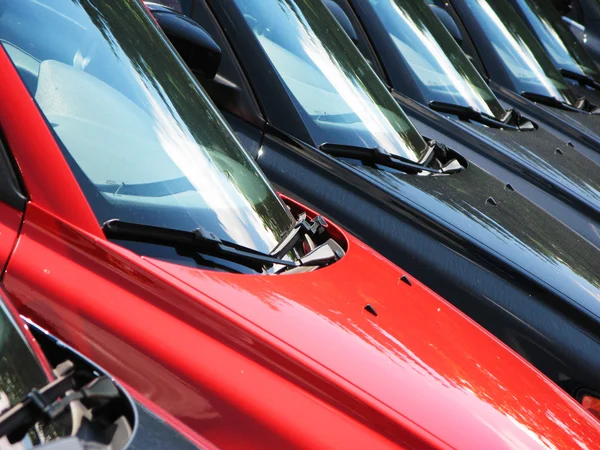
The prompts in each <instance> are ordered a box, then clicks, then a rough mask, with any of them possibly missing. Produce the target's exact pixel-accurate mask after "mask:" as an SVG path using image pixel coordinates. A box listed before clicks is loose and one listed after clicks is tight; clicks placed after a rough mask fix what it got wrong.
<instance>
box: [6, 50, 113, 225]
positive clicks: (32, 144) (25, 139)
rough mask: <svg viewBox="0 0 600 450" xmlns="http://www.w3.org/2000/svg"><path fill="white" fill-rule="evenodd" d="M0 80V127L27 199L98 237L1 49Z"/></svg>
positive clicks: (83, 201)
mask: <svg viewBox="0 0 600 450" xmlns="http://www.w3.org/2000/svg"><path fill="white" fill-rule="evenodd" d="M0 79H1V80H2V83H0V98H1V99H2V108H0V129H2V132H3V133H4V137H5V138H6V141H7V143H8V146H9V147H10V150H11V151H12V152H13V154H14V156H15V159H16V162H17V165H18V166H19V169H20V171H21V176H22V179H23V183H24V184H25V188H26V190H27V193H28V194H29V198H30V199H31V200H32V201H33V202H35V203H36V204H37V205H40V206H42V207H43V208H46V209H48V211H52V212H53V213H55V214H57V215H59V216H60V217H62V218H63V219H64V220H67V221H68V222H69V223H72V224H73V225H75V226H78V227H82V228H84V229H85V230H86V231H88V232H89V233H95V234H97V235H98V236H102V233H101V232H100V228H99V227H98V223H97V221H96V219H95V217H94V214H93V212H92V210H91V209H90V206H89V204H88V203H87V201H86V199H85V197H84V196H83V193H82V192H81V189H80V188H79V185H78V184H77V181H76V180H75V177H74V176H73V173H72V172H71V169H70V168H69V166H68V164H67V162H66V160H65V159H64V158H63V156H62V152H61V150H60V148H59V147H58V145H57V143H56V141H55V140H54V137H53V135H52V133H51V131H50V129H49V128H48V126H47V125H46V122H45V120H44V118H43V117H42V115H41V114H40V112H39V109H38V107H37V105H36V104H35V102H34V101H33V99H32V98H31V96H30V95H29V92H27V88H26V87H25V85H24V84H23V83H22V82H21V79H20V78H19V75H18V74H17V71H16V70H15V68H14V66H13V64H12V62H11V61H10V59H9V58H8V56H7V54H6V52H5V51H4V49H0ZM57 180H60V182H57Z"/></svg>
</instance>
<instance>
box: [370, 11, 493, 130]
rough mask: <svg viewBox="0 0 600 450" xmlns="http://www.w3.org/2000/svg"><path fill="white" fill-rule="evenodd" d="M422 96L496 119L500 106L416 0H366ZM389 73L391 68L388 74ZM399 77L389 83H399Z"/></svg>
mask: <svg viewBox="0 0 600 450" xmlns="http://www.w3.org/2000/svg"><path fill="white" fill-rule="evenodd" d="M369 3H370V4H371V7H372V8H373V10H374V11H375V13H376V15H377V17H378V18H379V20H380V22H381V25H382V26H383V28H384V29H385V30H386V31H387V32H388V33H389V35H390V37H391V39H392V40H393V42H394V44H395V46H396V48H397V49H398V53H399V54H400V56H401V57H402V58H403V59H404V61H405V62H406V65H407V67H408V69H409V70H410V71H411V73H412V74H413V77H414V78H415V80H416V81H417V85H418V86H419V89H420V91H421V93H422V94H423V97H424V98H425V101H426V102H427V103H429V102H431V101H438V102H444V103H451V104H454V105H462V106H471V107H473V109H475V110H477V111H480V112H482V113H485V114H488V115H490V116H494V117H496V118H498V119H500V118H501V117H502V116H503V114H504V112H505V111H504V108H503V107H502V105H500V102H499V101H498V100H497V99H496V97H495V96H494V94H493V93H492V91H491V90H490V88H489V87H488V86H487V84H486V83H485V81H484V80H483V78H481V76H480V75H479V73H478V72H477V70H476V69H475V67H473V65H472V64H471V63H470V61H469V60H468V58H467V56H466V55H465V54H464V53H463V52H462V50H461V49H460V47H459V46H458V44H457V43H456V41H455V40H454V39H453V38H452V36H451V35H450V33H448V31H447V30H446V28H445V27H444V26H443V25H442V23H441V22H440V21H439V20H438V19H437V17H435V14H434V13H433V12H432V11H431V9H430V8H429V6H427V4H426V3H425V2H423V1H421V0H419V1H414V0H370V2H369ZM390 76H392V78H393V74H390ZM404 84H405V83H403V82H402V80H398V82H396V81H394V87H396V86H397V85H399V86H400V87H399V88H398V90H401V89H402V85H404Z"/></svg>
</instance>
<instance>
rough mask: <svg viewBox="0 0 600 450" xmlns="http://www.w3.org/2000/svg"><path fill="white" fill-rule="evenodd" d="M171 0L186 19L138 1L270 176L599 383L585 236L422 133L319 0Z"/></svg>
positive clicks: (549, 360)
mask: <svg viewBox="0 0 600 450" xmlns="http://www.w3.org/2000/svg"><path fill="white" fill-rule="evenodd" d="M180 5H181V9H182V11H183V12H184V13H185V14H186V15H188V16H189V17H191V18H192V19H193V20H191V19H190V18H182V16H180V15H178V14H177V13H176V12H175V11H173V10H169V9H166V8H162V7H160V6H157V5H152V4H149V7H150V8H151V9H152V10H153V12H154V14H155V17H156V18H157V20H158V22H159V23H160V24H161V25H162V26H163V27H164V29H165V30H166V32H167V34H168V35H169V36H171V38H172V41H173V43H174V44H175V47H176V48H177V49H178V50H179V51H180V53H181V54H182V55H183V56H184V58H185V59H186V61H187V62H188V65H189V67H190V68H191V69H192V71H194V73H196V75H197V77H198V79H199V80H200V81H201V83H202V84H203V86H204V88H205V89H206V91H207V92H208V93H209V95H211V97H212V98H213V99H214V101H215V103H216V104H217V105H218V106H219V107H220V109H221V111H222V112H223V113H224V115H225V117H226V118H228V119H229V123H230V124H231V126H232V128H233V131H234V132H235V133H236V134H237V136H238V137H239V138H240V140H241V141H242V143H243V144H244V145H245V147H246V149H247V150H248V151H249V152H250V153H251V154H252V155H253V156H254V157H255V158H256V160H257V161H258V163H259V165H260V166H261V167H262V169H263V170H264V172H265V173H266V174H267V176H268V177H269V178H270V179H271V181H273V182H274V183H275V184H276V185H277V186H278V188H279V189H280V190H281V191H283V192H284V193H293V195H294V196H296V197H299V198H301V199H302V201H303V202H307V203H309V204H312V205H313V206H314V207H315V208H316V209H318V210H320V211H324V212H326V214H327V215H328V216H329V217H332V218H334V219H335V220H337V221H338V222H340V223H341V224H343V226H344V227H345V228H347V229H349V230H350V231H351V232H353V233H354V234H356V235H358V236H359V237H360V238H362V239H363V240H364V241H366V242H367V243H368V244H369V245H371V246H372V247H374V248H375V249H377V250H378V251H379V252H381V253H383V254H384V255H385V256H387V257H388V258H390V259H391V260H393V261H395V262H397V263H398V264H400V265H401V266H403V267H405V268H406V269H409V270H410V272H411V273H412V274H413V275H414V276H416V277H417V278H418V279H419V280H421V281H422V282H424V283H425V284H427V285H429V287H431V288H432V289H434V290H435V291H437V292H438V293H440V294H441V295H443V296H444V297H445V298H446V299H447V300H449V301H451V302H452V303H454V304H455V305H457V306H458V307H459V308H461V309H462V310H463V311H465V312H467V314H469V315H470V316H471V317H473V318H475V319H476V320H478V321H479V322H480V323H482V324H483V325H484V326H486V327H487V328H488V329H490V330H491V331H492V332H494V333H495V334H496V335H497V336H499V337H500V338H501V339H503V340H504V341H505V342H507V343H508V344H509V345H511V346H512V347H513V348H515V349H516V350H517V351H518V352H520V353H521V354H522V355H524V356H525V357H526V358H528V359H529V360H530V361H532V362H533V363H534V364H535V365H537V366H538V367H539V368H540V369H541V370H542V371H544V372H545V373H546V374H548V375H549V376H550V377H551V378H552V379H553V380H554V381H556V382H558V383H560V385H561V386H562V387H563V388H565V389H566V390H567V391H568V392H570V393H571V394H574V393H575V392H576V391H577V390H578V389H579V388H583V387H584V388H586V389H592V390H594V389H595V390H596V391H600V360H598V358H597V355H598V352H599V351H600V344H599V340H598V329H599V327H598V316H599V314H598V313H599V312H600V309H599V305H598V298H600V279H599V278H598V272H597V267H599V265H600V253H599V251H598V248H597V247H596V246H594V245H592V244H591V243H590V242H589V241H588V240H586V239H584V238H583V237H581V236H580V235H579V234H577V233H575V232H573V231H572V230H571V229H570V228H569V227H567V226H565V225H564V224H563V223H561V222H559V221H558V220H556V219H555V218H554V217H553V216H552V215H550V214H548V213H546V212H545V211H544V210H543V209H541V208H540V207H538V206H536V205H535V204H534V203H532V202H530V201H528V200H527V199H526V198H525V197H523V196H522V195H521V194H519V193H518V192H517V191H515V188H514V187H513V186H512V185H511V184H510V183H508V182H506V181H505V180H503V179H502V177H494V176H492V175H490V174H489V173H488V172H487V171H486V170H484V169H483V168H482V167H480V166H479V165H477V164H476V163H474V162H472V161H468V160H467V159H466V158H464V156H462V155H461V154H460V152H461V151H462V150H464V149H465V146H464V144H462V143H461V142H459V141H458V140H455V139H452V138H448V139H447V141H446V142H445V143H447V144H448V145H449V146H450V147H447V146H445V145H442V144H439V143H437V142H435V141H432V140H426V139H424V138H423V136H422V134H421V133H420V132H419V131H417V129H415V128H414V126H413V125H412V124H411V122H410V121H409V120H408V119H407V117H406V116H405V114H404V113H403V111H402V110H401V109H400V107H399V105H398V103H397V102H396V101H395V100H394V98H393V97H392V96H391V95H390V93H389V91H388V90H387V88H386V87H385V86H384V85H383V83H382V82H381V81H380V80H379V78H378V77H377V75H376V73H375V72H374V71H373V70H372V69H371V68H370V67H369V64H368V63H367V62H366V60H365V59H364V58H363V57H362V56H361V55H360V52H359V51H358V50H357V49H356V47H355V46H354V45H353V44H352V41H351V40H350V39H349V38H348V36H346V34H345V33H344V32H343V30H342V29H341V28H340V26H339V25H338V24H337V22H336V21H335V20H334V18H333V16H331V14H330V13H329V11H328V9H327V8H326V7H325V6H324V5H323V4H322V3H321V2H320V1H318V0H263V1H260V2H254V1H251V0H218V1H217V0H209V1H206V0H195V1H193V0H187V1H181V2H180ZM194 21H196V23H194ZM197 24H199V25H201V27H199V26H198V25H197ZM407 102H408V100H407ZM413 102H414V101H413ZM414 114H415V115H418V116H419V118H420V119H419V126H420V130H421V132H422V133H423V134H425V135H428V134H429V132H431V133H437V134H442V133H443V132H444V129H445V128H446V127H456V126H457V125H456V124H455V123H453V122H452V121H450V120H449V119H447V118H445V117H443V116H441V115H440V114H438V113H436V112H435V111H432V110H431V109H430V108H427V107H423V106H422V105H419V104H418V103H416V102H414ZM469 139H470V138H469ZM475 142H476V143H477V142H478V141H477V140H475ZM399 282H401V280H399ZM399 301H401V299H399Z"/></svg>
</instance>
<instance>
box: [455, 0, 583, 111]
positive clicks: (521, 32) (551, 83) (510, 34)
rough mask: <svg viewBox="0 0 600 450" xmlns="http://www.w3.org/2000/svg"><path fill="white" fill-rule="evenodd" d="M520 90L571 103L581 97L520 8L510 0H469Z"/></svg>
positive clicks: (471, 8)
mask: <svg viewBox="0 0 600 450" xmlns="http://www.w3.org/2000/svg"><path fill="white" fill-rule="evenodd" d="M465 4H466V5H467V6H468V8H469V10H470V12H471V13H472V14H473V15H474V16H475V18H476V20H477V22H478V23H479V26H480V27H481V29H482V30H484V33H485V36H486V38H487V39H489V41H490V42H491V44H492V47H493V49H494V50H495V52H496V53H497V54H498V56H499V57H500V59H501V60H502V63H503V64H504V67H505V69H506V70H507V72H508V74H509V76H510V78H511V80H512V82H513V83H514V85H515V88H516V89H517V90H518V92H532V93H536V94H539V95H545V96H551V97H554V98H557V99H559V100H560V101H563V102H565V103H567V104H570V105H575V104H576V103H577V98H576V97H575V95H574V94H573V93H572V92H571V91H570V90H569V88H568V86H567V84H566V82H565V81H564V79H563V78H562V75H561V74H560V73H559V72H558V70H557V69H556V68H555V67H554V66H553V64H552V61H550V59H549V58H548V55H547V54H546V53H545V52H544V49H543V48H542V47H541V45H540V44H539V43H538V42H537V41H536V39H535V37H534V36H533V35H532V34H531V32H530V31H529V30H528V29H527V26H526V25H525V24H524V23H523V21H522V20H521V18H520V17H519V16H518V15H517V13H516V11H515V10H514V9H513V8H512V7H511V6H510V5H509V4H508V3H507V2H506V0H499V1H494V0H465Z"/></svg>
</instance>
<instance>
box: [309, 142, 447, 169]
mask: <svg viewBox="0 0 600 450" xmlns="http://www.w3.org/2000/svg"><path fill="white" fill-rule="evenodd" d="M319 149H320V150H321V151H322V152H323V153H327V154H328V155H331V156H337V157H338V158H352V159H358V160H359V161H361V162H362V163H363V164H368V165H380V166H385V167H390V168H392V169H398V170H401V171H402V172H407V173H413V174H414V173H419V172H431V173H437V174H441V173H446V172H444V171H443V170H442V169H433V168H431V167H427V166H423V165H420V164H417V163H413V162H409V161H406V160H404V159H401V158H400V157H398V156H396V155H392V154H391V153H388V152H386V151H385V150H382V149H380V148H379V147H373V148H368V147H356V146H353V145H342V144H330V143H325V144H321V146H319Z"/></svg>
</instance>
